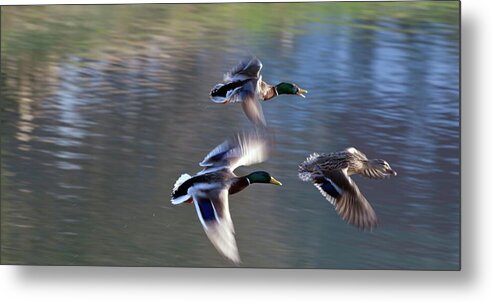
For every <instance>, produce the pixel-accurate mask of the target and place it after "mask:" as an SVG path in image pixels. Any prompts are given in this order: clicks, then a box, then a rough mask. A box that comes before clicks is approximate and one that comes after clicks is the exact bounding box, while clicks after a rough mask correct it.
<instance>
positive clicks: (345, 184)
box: [313, 169, 378, 229]
mask: <svg viewBox="0 0 492 302" xmlns="http://www.w3.org/2000/svg"><path fill="white" fill-rule="evenodd" d="M346 171H347V170H346V169H344V170H335V171H331V172H327V173H325V177H323V178H316V179H314V180H313V183H314V186H315V187H316V188H318V190H319V191H320V193H321V195H323V196H324V197H325V198H326V199H327V200H328V201H329V202H330V203H331V204H333V205H334V206H335V209H336V211H337V213H338V214H339V215H340V216H341V217H342V218H343V219H344V220H345V221H347V222H348V223H350V224H353V225H355V226H356V227H358V228H361V229H371V228H372V227H375V226H377V225H378V219H377V217H376V213H375V212H374V210H373V209H372V207H371V205H370V204H369V202H368V201H367V200H366V198H365V197H364V196H363V195H362V194H361V193H360V191H359V188H358V187H357V185H356V184H355V182H354V181H353V180H352V179H351V178H350V177H349V176H348V175H347V172H346Z"/></svg>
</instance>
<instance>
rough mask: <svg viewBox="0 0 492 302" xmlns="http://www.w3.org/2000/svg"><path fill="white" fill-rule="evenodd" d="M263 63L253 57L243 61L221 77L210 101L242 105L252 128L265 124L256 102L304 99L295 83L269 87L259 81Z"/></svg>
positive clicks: (301, 91)
mask: <svg viewBox="0 0 492 302" xmlns="http://www.w3.org/2000/svg"><path fill="white" fill-rule="evenodd" d="M262 67H263V64H262V63H261V61H260V60H259V59H258V58H256V57H254V58H251V59H249V60H245V61H242V62H241V63H240V64H239V65H238V66H236V67H235V68H234V69H233V70H232V71H231V72H229V73H227V74H226V75H225V76H224V83H219V84H217V85H215V87H214V88H212V90H211V91H210V98H211V100H212V101H214V102H215V103H220V104H228V103H241V105H242V106H243V110H244V113H245V114H246V116H247V117H248V119H250V120H251V121H252V122H253V123H254V124H255V125H263V126H265V125H266V121H265V117H264V116H263V110H262V108H261V104H260V103H259V101H267V100H270V99H272V98H274V97H276V96H278V95H279V94H293V95H299V96H302V97H304V93H307V91H306V90H303V89H301V88H299V87H298V86H297V85H295V84H291V83H280V84H278V85H275V86H274V85H270V84H268V83H266V82H265V81H263V80H262V76H261V74H260V72H261V69H262Z"/></svg>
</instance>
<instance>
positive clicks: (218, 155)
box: [200, 131, 273, 174]
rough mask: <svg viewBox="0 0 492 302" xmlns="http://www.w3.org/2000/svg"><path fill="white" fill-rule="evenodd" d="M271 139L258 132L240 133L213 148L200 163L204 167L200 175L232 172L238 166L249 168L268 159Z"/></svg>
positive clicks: (268, 135)
mask: <svg viewBox="0 0 492 302" xmlns="http://www.w3.org/2000/svg"><path fill="white" fill-rule="evenodd" d="M272 144H273V138H272V136H271V135H270V134H268V133H263V132H259V131H250V132H242V133H239V134H237V135H236V136H235V137H234V138H231V139H228V140H226V141H225V142H223V143H222V144H220V145H218V146H217V147H215V148H214V149H213V150H212V151H210V153H208V154H207V156H206V157H205V158H204V159H203V161H202V162H201V163H200V166H202V167H205V169H204V170H203V171H201V172H200V173H201V174H203V173H208V172H211V171H215V170H221V169H229V170H230V171H234V170H235V169H236V168H237V167H240V166H249V165H253V164H256V163H261V162H263V161H265V160H266V159H267V157H268V153H269V150H270V146H271V145H272Z"/></svg>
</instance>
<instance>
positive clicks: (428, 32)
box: [1, 1, 460, 269]
mask: <svg viewBox="0 0 492 302" xmlns="http://www.w3.org/2000/svg"><path fill="white" fill-rule="evenodd" d="M458 26H459V24H458V3H457V2H445V1H439V2H437V3H431V2H418V3H397V4H396V3H378V4H376V3H370V4H366V3H350V4H348V3H317V4H314V3H311V4H255V5H252V4H238V5H137V6H134V5H132V6H124V5H121V6H45V7H43V6H38V7H2V58H1V60H2V62H1V63H2V64H1V109H2V112H1V114H2V128H1V137H2V146H1V152H2V153H1V155H2V163H1V196H2V204H1V206H2V207H1V238H2V244H1V259H2V263H9V264H20V263H28V264H78V265H139V266H229V265H230V264H229V263H228V262H227V261H226V260H224V259H223V258H222V257H221V256H220V255H219V254H218V253H217V252H216V251H215V249H214V248H213V246H212V245H211V244H210V243H209V242H208V239H207V238H206V236H205V234H204V233H203V230H202V228H201V226H200V223H199V222H198V219H197V217H196V214H195V209H194V207H192V206H186V205H184V206H181V207H173V206H171V205H170V202H169V199H170V193H171V189H172V185H173V184H174V181H175V180H176V178H177V177H178V176H179V175H180V174H181V173H183V172H188V173H194V172H196V171H197V170H199V167H198V165H197V163H198V162H199V161H200V160H201V159H202V158H203V156H204V155H205V154H206V153H207V152H208V151H209V150H210V149H211V148H213V147H214V146H216V145H217V144H218V143H220V142H221V141H223V139H224V138H225V137H227V136H229V135H231V134H233V133H234V132H235V131H237V130H239V129H241V128H242V127H248V126H249V122H248V120H247V119H246V118H245V117H244V115H243V113H242V111H241V108H240V106H218V105H215V104H212V103H211V102H210V101H209V100H208V97H207V96H208V92H209V90H210V88H211V87H212V86H213V85H214V84H215V83H216V82H217V81H219V80H220V77H221V74H222V73H223V72H225V71H227V70H228V68H230V66H232V65H234V64H235V63H236V62H237V61H238V60H239V59H240V58H242V57H243V56H244V55H245V54H248V53H252V54H255V55H257V56H258V57H259V58H260V59H261V60H262V61H263V63H264V70H263V76H264V79H265V80H267V81H268V82H272V83H276V82H280V81H293V82H295V83H297V84H299V86H301V87H303V88H306V89H308V90H309V95H308V98H307V99H306V100H301V99H300V98H294V97H288V96H285V97H278V98H277V99H275V100H274V101H272V102H268V103H266V104H264V106H263V109H264V111H265V116H266V118H267V120H268V123H269V125H270V126H271V127H273V128H274V129H275V131H276V136H277V148H278V149H277V150H276V152H275V153H274V154H273V156H272V157H271V158H270V160H269V161H267V162H266V163H264V164H262V165H261V167H260V166H258V167H252V168H240V169H239V171H238V173H246V172H248V171H252V169H256V168H261V169H263V170H266V171H269V172H271V173H272V175H275V176H276V177H277V176H278V179H279V180H280V181H282V182H283V183H284V187H283V189H282V190H272V189H271V187H268V186H256V187H254V188H252V189H250V190H247V191H244V192H243V193H241V194H238V195H237V196H234V199H232V205H231V214H232V216H233V220H234V222H235V227H236V233H237V241H238V246H239V249H240V253H241V259H242V261H243V263H242V266H255V267H323V268H385V269H389V268H392V269H398V268H401V269H404V268H406V269H457V268H458V267H459V214H460V212H459V209H460V185H459V184H460V161H459V154H460V153H459V152H460V151H459V136H460V131H459V40H458V38H459V27H458ZM348 146H355V147H357V148H359V149H360V150H362V151H364V152H365V153H366V154H367V155H368V156H369V157H380V158H384V159H386V160H387V161H388V162H390V164H391V166H392V167H393V168H394V169H395V170H396V171H398V177H396V178H393V179H391V180H389V181H381V182H378V181H370V180H369V181H367V180H366V179H363V178H359V177H357V179H356V181H357V182H358V184H359V187H360V188H361V190H363V192H364V193H365V195H366V197H367V198H368V200H370V201H371V203H372V204H373V207H374V208H375V210H376V212H377V214H378V216H379V219H380V221H381V223H382V226H381V228H379V229H377V230H375V231H374V232H372V233H362V232H359V231H357V230H356V229H355V228H353V227H351V226H348V225H346V224H345V223H344V222H342V221H341V220H340V219H339V217H338V216H337V215H336V213H335V211H334V210H333V208H332V206H331V205H329V204H328V203H326V202H325V201H324V200H323V198H322V197H321V196H320V195H319V193H318V192H317V191H316V190H315V188H314V187H312V185H309V184H307V183H302V182H301V181H300V180H299V179H297V174H296V169H297V164H298V163H299V162H300V161H302V160H303V159H304V157H305V156H306V155H307V154H308V153H310V152H314V151H317V152H329V151H333V150H338V149H342V148H345V147H348Z"/></svg>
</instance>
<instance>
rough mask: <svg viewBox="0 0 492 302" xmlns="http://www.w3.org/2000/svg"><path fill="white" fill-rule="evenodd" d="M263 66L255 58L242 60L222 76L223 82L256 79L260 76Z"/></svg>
mask: <svg viewBox="0 0 492 302" xmlns="http://www.w3.org/2000/svg"><path fill="white" fill-rule="evenodd" d="M262 68H263V64H262V63H261V61H260V60H259V59H258V58H257V57H250V58H247V59H245V60H242V61H241V62H240V63H239V64H238V65H236V66H235V67H234V68H233V69H232V70H231V71H230V72H228V73H226V74H225V75H224V81H225V82H230V81H237V80H246V79H256V78H258V77H259V76H260V72H261V69H262Z"/></svg>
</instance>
